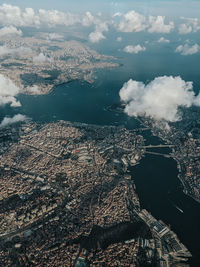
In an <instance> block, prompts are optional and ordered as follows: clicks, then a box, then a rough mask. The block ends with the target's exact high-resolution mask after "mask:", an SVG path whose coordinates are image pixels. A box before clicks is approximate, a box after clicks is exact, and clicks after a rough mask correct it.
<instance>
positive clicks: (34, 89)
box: [27, 85, 40, 94]
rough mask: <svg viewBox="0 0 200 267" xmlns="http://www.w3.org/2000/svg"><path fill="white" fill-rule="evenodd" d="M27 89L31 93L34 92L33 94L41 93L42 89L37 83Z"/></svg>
mask: <svg viewBox="0 0 200 267" xmlns="http://www.w3.org/2000/svg"><path fill="white" fill-rule="evenodd" d="M27 90H28V91H29V92H30V93H33V94H39V93H40V89H39V88H38V86H37V85H33V86H31V87H27Z"/></svg>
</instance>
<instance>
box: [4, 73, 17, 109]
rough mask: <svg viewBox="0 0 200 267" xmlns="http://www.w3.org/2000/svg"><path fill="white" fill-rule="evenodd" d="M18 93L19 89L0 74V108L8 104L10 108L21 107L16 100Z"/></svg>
mask: <svg viewBox="0 0 200 267" xmlns="http://www.w3.org/2000/svg"><path fill="white" fill-rule="evenodd" d="M19 92H20V88H19V87H17V86H16V85H15V84H14V83H13V82H12V81H11V80H10V79H9V78H7V77H5V76H4V75H2V74H0V106H3V105H5V104H10V106H11V107H19V106H21V104H20V102H19V101H17V99H16V96H17V95H18V93H19Z"/></svg>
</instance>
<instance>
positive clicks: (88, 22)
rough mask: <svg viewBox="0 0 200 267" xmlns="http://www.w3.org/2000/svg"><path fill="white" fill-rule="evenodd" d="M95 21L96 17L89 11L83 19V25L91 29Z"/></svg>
mask: <svg viewBox="0 0 200 267" xmlns="http://www.w3.org/2000/svg"><path fill="white" fill-rule="evenodd" d="M94 21H95V18H94V16H93V15H92V14H91V13H90V12H89V11H87V12H86V13H85V16H84V17H83V19H82V25H83V26H86V27H89V26H91V25H92V24H93V23H94Z"/></svg>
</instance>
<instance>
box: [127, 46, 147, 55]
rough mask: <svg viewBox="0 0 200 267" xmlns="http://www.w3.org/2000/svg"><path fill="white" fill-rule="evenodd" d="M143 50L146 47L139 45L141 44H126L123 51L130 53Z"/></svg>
mask: <svg viewBox="0 0 200 267" xmlns="http://www.w3.org/2000/svg"><path fill="white" fill-rule="evenodd" d="M145 50H146V47H144V46H141V45H136V46H133V45H127V46H126V47H125V48H124V50H123V51H124V52H126V53H130V54H138V53H139V52H142V51H145Z"/></svg>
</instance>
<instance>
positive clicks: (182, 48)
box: [175, 44, 200, 56]
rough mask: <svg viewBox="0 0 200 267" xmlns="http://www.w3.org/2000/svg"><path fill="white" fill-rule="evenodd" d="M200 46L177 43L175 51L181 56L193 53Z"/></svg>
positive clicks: (196, 51)
mask: <svg viewBox="0 0 200 267" xmlns="http://www.w3.org/2000/svg"><path fill="white" fill-rule="evenodd" d="M199 49H200V46H199V45H198V44H194V45H192V46H189V45H188V44H184V45H179V46H178V47H177V48H176V50H175V52H176V53H180V54H181V55H183V56H188V55H193V54H196V53H198V52H199Z"/></svg>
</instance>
